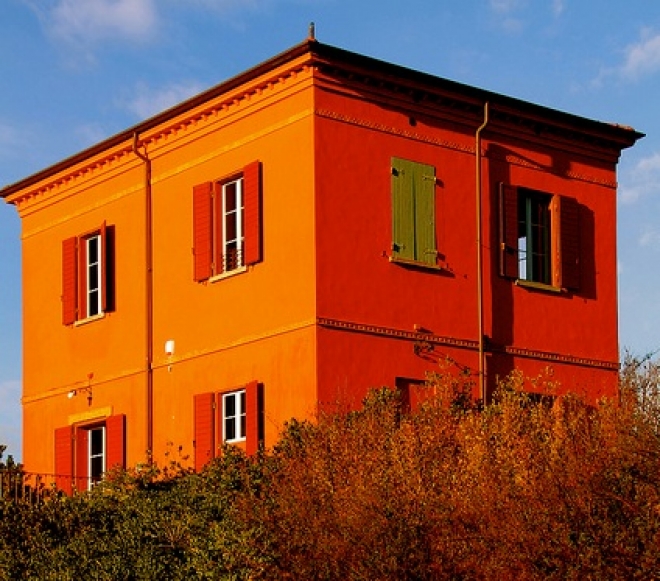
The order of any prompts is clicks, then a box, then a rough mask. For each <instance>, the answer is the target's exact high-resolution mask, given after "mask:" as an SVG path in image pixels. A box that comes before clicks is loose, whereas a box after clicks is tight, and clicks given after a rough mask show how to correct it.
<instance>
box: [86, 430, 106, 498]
mask: <svg viewBox="0 0 660 581" xmlns="http://www.w3.org/2000/svg"><path fill="white" fill-rule="evenodd" d="M96 431H100V432H101V452H100V453H98V454H93V453H92V432H96ZM106 450H107V434H106V429H105V426H94V427H92V428H89V429H88V430H87V489H88V490H91V488H92V487H93V486H94V485H95V484H96V482H98V481H99V480H100V478H101V476H102V475H103V474H104V473H105V470H106V464H107V457H106ZM96 458H101V464H102V470H101V473H100V474H99V475H98V476H97V477H96V478H95V476H94V475H93V474H92V463H93V460H94V459H96Z"/></svg>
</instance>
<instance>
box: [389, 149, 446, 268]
mask: <svg viewBox="0 0 660 581" xmlns="http://www.w3.org/2000/svg"><path fill="white" fill-rule="evenodd" d="M435 182H436V180H435V168H434V167H433V166H431V165H426V164H423V163H416V162H414V161H408V160H406V159H400V158H397V157H394V158H392V260H394V261H397V260H398V261H402V262H413V263H418V264H422V265H428V266H436V264H437V256H438V252H437V248H436V234H435Z"/></svg>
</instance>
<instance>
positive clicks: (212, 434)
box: [193, 381, 264, 470]
mask: <svg viewBox="0 0 660 581" xmlns="http://www.w3.org/2000/svg"><path fill="white" fill-rule="evenodd" d="M193 407H194V438H195V439H194V448H195V469H196V470H201V468H202V467H203V466H204V465H205V464H206V463H207V462H208V461H209V460H211V459H213V458H215V457H216V456H217V455H218V451H219V448H220V447H221V445H222V444H223V443H230V444H237V445H239V446H241V447H244V448H245V451H246V452H247V453H248V454H254V453H255V452H256V451H257V449H258V448H259V445H260V444H261V443H262V442H263V439H264V419H263V410H264V395H263V386H262V384H260V383H258V382H256V381H251V382H250V383H248V384H246V385H245V386H243V387H239V388H238V389H232V390H228V391H222V392H218V393H214V392H209V393H201V394H197V395H195V396H194V399H193Z"/></svg>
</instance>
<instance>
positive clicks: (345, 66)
mask: <svg viewBox="0 0 660 581" xmlns="http://www.w3.org/2000/svg"><path fill="white" fill-rule="evenodd" d="M305 55H307V56H308V59H305V60H306V63H307V65H312V66H318V67H319V68H320V70H321V71H322V72H323V73H325V74H326V75H331V76H332V75H336V76H338V77H341V78H343V79H344V80H346V79H349V80H350V81H351V82H357V83H358V84H372V86H373V83H374V81H375V82H376V83H377V84H379V85H380V86H381V87H386V88H387V89H389V90H390V91H392V92H401V91H404V92H407V94H408V95H409V96H410V97H412V99H413V101H415V102H422V101H423V102H424V103H425V104H427V105H432V106H436V107H437V106H440V107H446V106H449V107H451V108H455V109H456V108H458V109H460V110H461V111H462V112H463V113H464V114H465V115H467V116H469V117H472V116H474V117H475V118H478V117H479V116H480V115H481V113H482V110H483V104H484V103H485V102H488V103H489V106H490V109H491V111H492V118H493V120H499V121H502V122H503V123H507V124H513V125H525V126H527V127H530V128H533V129H534V130H535V131H536V132H537V133H538V132H540V131H541V130H542V131H543V132H544V133H545V134H550V135H556V136H563V137H565V138H568V139H574V140H578V141H582V142H587V143H589V142H591V143H592V144H599V145H601V146H605V147H609V148H610V149H612V150H618V151H619V152H620V150H621V149H624V148H626V147H630V146H632V145H633V144H634V143H635V141H637V140H638V139H640V138H641V137H644V134H643V133H640V132H637V131H635V130H634V129H632V128H630V127H624V126H620V125H616V124H609V123H603V122H601V121H594V120H591V119H587V118H585V117H580V116H578V115H573V114H570V113H565V112H562V111H558V110H555V109H551V108H548V107H544V106H541V105H536V104H534V103H530V102H527V101H522V100H520V99H516V98H513V97H508V96H506V95H501V94H498V93H493V92H491V91H486V90H484V89H480V88H477V87H472V86H470V85H465V84H462V83H458V82H456V81H451V80H448V79H445V78H442V77H437V76H434V75H431V74H428V73H423V72H420V71H416V70H413V69H409V68H406V67H403V66H400V65H396V64H392V63H388V62H385V61H382V60H378V59H375V58H372V57H368V56H364V55H361V54H358V53H354V52H350V51H347V50H344V49H341V48H337V47H334V46H331V45H326V44H322V43H320V42H318V41H316V40H314V39H311V38H308V39H306V40H305V41H303V42H301V43H300V44H297V45H295V46H293V47H292V48H290V49H288V50H286V51H284V52H282V53H280V54H278V55H276V56H274V57H272V58H270V59H268V60H266V61H264V62H262V63H261V64H258V65H256V66H255V67H252V68H250V69H248V70H246V71H244V72H242V73H240V74H239V75H236V76H234V77H232V78H230V79H228V80H226V81H224V82H222V83H220V84H218V85H215V86H214V87H211V88H210V89H207V90H206V91H203V92H202V93H200V94H198V95H195V96H194V97H191V98H190V99H187V100H185V101H183V102H181V103H179V104H177V105H175V106H174V107H171V108H169V109H167V110H165V111H163V112H161V113H158V114H157V115H154V116H153V117H150V118H149V119H146V120H145V121H142V122H140V123H138V124H136V125H134V126H132V127H129V128H128V129H126V130H124V131H121V132H120V133H117V134H115V135H113V136H111V137H109V138H107V139H105V140H103V141H101V142H99V143H97V144H95V145H93V146H91V147H89V148H87V149H84V150H82V151H80V152H79V153H76V154H74V155H72V156H70V157H67V158H65V159H63V160H62V161H59V162H57V163H55V164H53V165H51V166H49V167H47V168H45V169H43V170H40V171H38V172H36V173H34V174H32V175H30V176H28V177H26V178H23V179H22V180H20V181H18V182H15V183H13V184H9V185H7V186H5V187H3V188H1V189H0V197H2V198H8V197H10V196H11V195H12V194H15V193H17V192H19V191H21V190H24V189H26V188H29V187H30V186H33V185H35V184H37V183H39V182H41V181H43V180H46V179H48V178H49V177H52V176H54V175H56V174H58V173H60V172H63V171H65V170H67V169H68V168H71V167H73V166H75V165H77V164H80V163H81V162H84V161H85V160H87V159H89V158H92V157H95V156H98V155H100V154H102V153H103V152H104V151H108V150H116V149H118V148H119V149H121V150H122V151H121V153H120V155H122V154H125V153H128V152H129V151H130V148H128V149H127V148H126V144H127V143H129V142H132V140H133V138H134V136H135V135H136V134H137V135H139V136H142V135H144V134H145V133H149V132H151V131H153V130H156V129H157V128H159V127H164V126H167V125H168V124H170V123H172V122H173V121H174V120H176V119H177V118H179V117H185V115H186V114H187V113H191V114H192V112H193V111H195V110H198V109H200V108H202V109H203V105H204V104H206V103H208V102H209V101H214V100H218V98H219V97H221V96H222V95H224V94H228V93H231V92H232V91H236V90H237V89H239V88H240V87H241V86H246V85H249V84H250V83H251V82H253V81H255V80H256V79H258V78H260V77H267V76H268V74H269V73H270V72H273V71H275V70H277V69H281V68H283V67H286V65H288V64H289V63H292V62H294V61H296V60H298V59H300V58H301V57H304V56H305ZM216 105H217V104H216ZM202 115H203V113H202ZM111 155H115V156H116V153H115V154H111Z"/></svg>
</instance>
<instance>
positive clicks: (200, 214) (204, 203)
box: [193, 182, 213, 281]
mask: <svg viewBox="0 0 660 581" xmlns="http://www.w3.org/2000/svg"><path fill="white" fill-rule="evenodd" d="M212 191H213V183H212V182H206V183H203V184H200V185H197V186H195V187H194V188H193V256H194V279H195V280H196V281H200V280H206V279H207V278H209V277H210V276H211V263H212V262H213V211H212V207H211V193H212Z"/></svg>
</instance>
